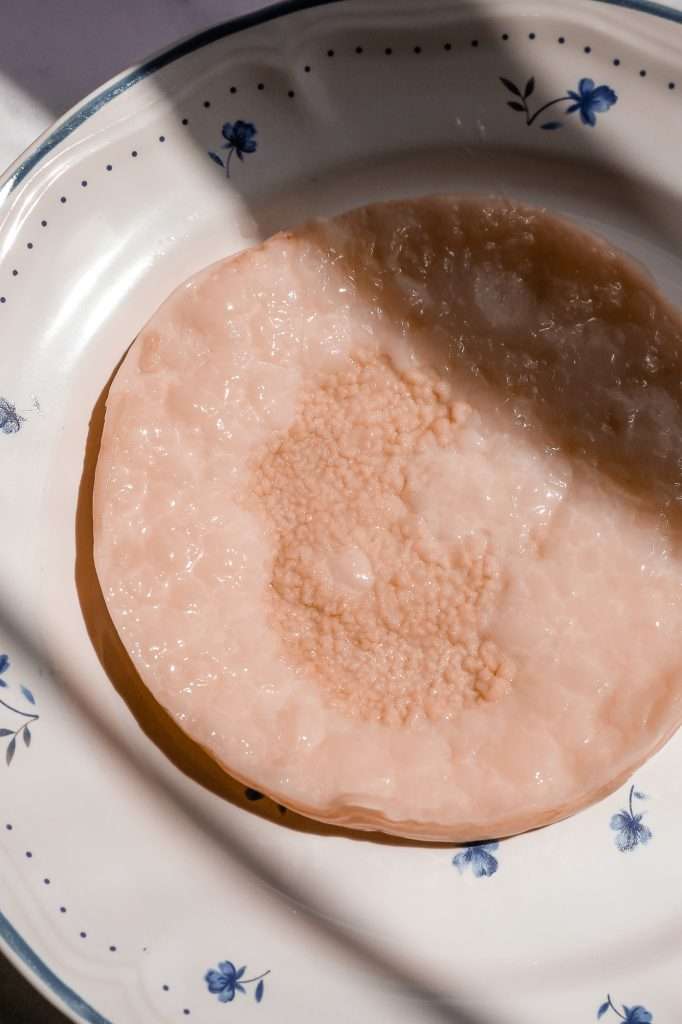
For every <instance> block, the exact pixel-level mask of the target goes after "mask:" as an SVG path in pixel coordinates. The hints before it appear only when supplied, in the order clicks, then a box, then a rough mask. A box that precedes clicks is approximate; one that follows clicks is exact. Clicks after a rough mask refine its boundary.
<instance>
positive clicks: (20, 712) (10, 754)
mask: <svg viewBox="0 0 682 1024" xmlns="http://www.w3.org/2000/svg"><path fill="white" fill-rule="evenodd" d="M9 667H10V660H9V658H8V656H7V655H6V654H0V674H1V673H3V672H6V671H7V669H8V668H9ZM0 687H2V688H3V689H5V690H6V689H8V685H7V683H6V682H5V680H4V679H0ZM19 689H20V691H21V695H22V697H23V698H24V700H26V701H28V703H29V704H33V705H34V706H35V703H36V699H35V697H34V696H33V694H32V693H31V691H30V690H29V688H28V686H20V687H19ZM5 697H6V698H7V699H5ZM10 699H11V698H10V697H9V696H8V695H7V694H5V695H4V696H3V697H0V708H4V709H5V712H7V711H9V712H10V714H12V715H14V716H15V717H14V722H15V724H16V723H17V721H18V724H17V726H16V728H15V729H12V728H11V727H10V728H7V727H6V726H2V727H0V739H7V746H6V747H5V764H6V765H7V767H8V768H9V766H10V765H11V763H12V761H13V760H14V755H15V754H16V752H17V742H18V741H19V740H22V739H23V741H24V746H25V747H30V746H31V741H32V739H33V734H32V732H31V726H32V725H35V723H36V722H37V721H38V720H39V719H40V715H39V714H38V713H37V712H35V711H25V710H24V709H22V708H20V707H19V708H18V707H15V705H14V703H11V704H10V703H9V701H10ZM2 714H3V716H4V712H2Z"/></svg>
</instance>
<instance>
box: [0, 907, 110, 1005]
mask: <svg viewBox="0 0 682 1024" xmlns="http://www.w3.org/2000/svg"><path fill="white" fill-rule="evenodd" d="M0 939H3V940H4V941H5V942H6V943H7V945H8V946H9V948H10V949H11V950H12V952H13V953H16V955H17V956H18V957H19V959H20V960H22V961H23V962H24V964H25V965H26V966H27V967H28V968H29V970H30V971H32V972H33V974H35V976H36V977H37V978H40V980H41V981H42V982H43V984H44V985H47V987H48V988H49V989H51V990H52V991H53V992H54V994H55V995H56V996H58V997H59V999H61V1001H62V1002H63V1003H64V1004H65V1005H66V1006H68V1008H69V1009H70V1010H73V1012H74V1013H77V1014H78V1016H79V1017H81V1018H82V1019H83V1020H85V1021H88V1022H89V1024H111V1021H110V1020H107V1018H106V1017H103V1016H102V1014H101V1013H98V1012H97V1010H95V1009H94V1008H93V1007H92V1006H90V1004H89V1003H86V1002H85V1000H84V999H81V997H80V996H79V995H78V993H77V992H74V991H73V989H72V988H69V986H68V985H65V984H64V982H63V981H62V980H61V978H58V977H57V975H56V974H55V973H54V971H51V970H50V968H49V967H48V966H47V964H46V963H45V961H44V960H41V959H40V957H39V956H38V954H37V953H36V952H35V950H33V949H31V947H30V946H29V944H28V943H27V942H26V941H25V940H24V939H22V937H21V935H20V934H19V932H18V931H17V930H16V928H15V927H14V926H13V925H12V924H10V922H9V921H8V920H7V918H6V917H5V915H4V914H3V913H2V911H0Z"/></svg>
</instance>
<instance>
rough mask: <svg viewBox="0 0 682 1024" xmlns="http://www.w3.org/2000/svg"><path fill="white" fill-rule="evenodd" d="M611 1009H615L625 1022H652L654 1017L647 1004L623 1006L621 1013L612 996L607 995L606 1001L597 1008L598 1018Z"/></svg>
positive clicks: (641, 1023) (649, 1023) (625, 1023)
mask: <svg viewBox="0 0 682 1024" xmlns="http://www.w3.org/2000/svg"><path fill="white" fill-rule="evenodd" d="M609 1010H613V1012H614V1013H615V1014H616V1016H617V1017H620V1019H621V1020H622V1021H623V1022H624V1024H651V1022H652V1021H653V1019H654V1015H653V1013H650V1012H649V1010H647V1008H646V1007H645V1006H623V1007H622V1013H621V1011H620V1010H618V1009H617V1008H616V1006H615V1005H614V1003H613V1000H612V999H611V996H609V995H607V997H606V1002H605V1003H602V1004H601V1006H600V1007H599V1009H598V1010H597V1020H599V1019H600V1018H601V1017H603V1016H604V1014H605V1013H607V1012H608V1011H609Z"/></svg>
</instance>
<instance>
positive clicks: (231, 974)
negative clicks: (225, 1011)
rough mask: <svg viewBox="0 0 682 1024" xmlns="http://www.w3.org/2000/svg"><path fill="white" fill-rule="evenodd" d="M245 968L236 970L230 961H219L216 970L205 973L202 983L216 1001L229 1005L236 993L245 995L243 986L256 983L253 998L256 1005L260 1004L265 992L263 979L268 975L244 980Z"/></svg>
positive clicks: (267, 972)
mask: <svg viewBox="0 0 682 1024" xmlns="http://www.w3.org/2000/svg"><path fill="white" fill-rule="evenodd" d="M245 972H246V967H240V968H239V969H237V968H236V967H235V965H234V964H233V963H232V961H231V960H221V962H220V963H219V964H218V968H217V970H216V969H215V968H211V969H210V970H208V971H206V974H205V975H204V981H205V982H206V985H207V986H208V991H209V992H210V993H211V995H215V996H217V997H218V1001H219V1002H221V1003H231V1002H232V1000H233V999H234V997H235V995H236V993H237V992H241V993H243V994H244V995H245V994H246V989H245V988H244V986H245V985H250V984H251V983H252V982H254V981H256V982H258V984H257V985H256V988H255V991H254V998H255V1000H256V1002H257V1003H260V1001H261V999H262V998H263V992H264V991H265V985H264V982H263V978H264V977H265V976H266V975H268V974H269V973H270V971H265V972H264V973H263V974H259V975H258V976H257V977H255V978H244V974H245Z"/></svg>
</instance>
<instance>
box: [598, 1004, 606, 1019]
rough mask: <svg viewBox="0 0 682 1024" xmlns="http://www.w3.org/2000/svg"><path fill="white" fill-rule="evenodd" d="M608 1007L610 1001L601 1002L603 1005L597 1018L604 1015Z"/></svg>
mask: <svg viewBox="0 0 682 1024" xmlns="http://www.w3.org/2000/svg"><path fill="white" fill-rule="evenodd" d="M608 1008H609V1003H608V1002H606V1003H602V1004H601V1006H600V1007H599V1009H598V1010H597V1020H599V1018H600V1017H603V1016H604V1014H605V1013H606V1011H607V1010H608Z"/></svg>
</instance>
